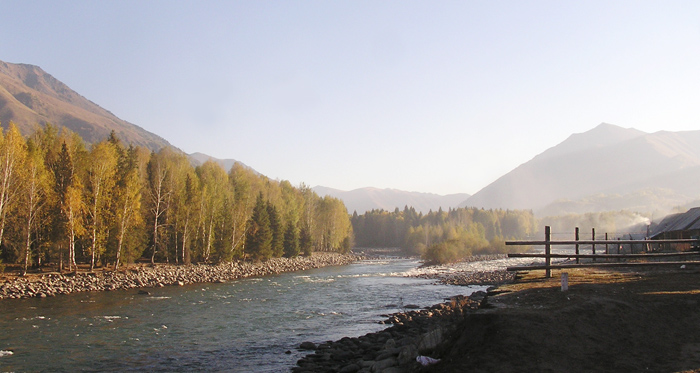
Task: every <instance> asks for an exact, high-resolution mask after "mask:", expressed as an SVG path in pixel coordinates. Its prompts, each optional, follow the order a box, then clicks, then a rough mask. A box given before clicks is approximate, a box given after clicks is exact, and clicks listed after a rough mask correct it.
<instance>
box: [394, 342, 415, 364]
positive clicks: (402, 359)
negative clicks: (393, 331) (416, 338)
mask: <svg viewBox="0 0 700 373" xmlns="http://www.w3.org/2000/svg"><path fill="white" fill-rule="evenodd" d="M416 356H418V350H417V349H416V346H414V345H408V346H404V347H403V348H402V349H401V352H399V357H398V358H397V360H398V362H399V365H404V364H408V363H410V362H412V361H413V360H415V359H416Z"/></svg>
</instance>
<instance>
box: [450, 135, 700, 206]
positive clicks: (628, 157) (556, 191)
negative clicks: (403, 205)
mask: <svg viewBox="0 0 700 373" xmlns="http://www.w3.org/2000/svg"><path fill="white" fill-rule="evenodd" d="M611 126H612V127H611ZM695 167H700V131H684V132H670V131H658V132H654V133H651V134H650V133H646V132H642V131H639V130H636V129H633V128H630V129H624V128H621V127H617V126H614V125H609V124H605V125H599V126H598V127H596V128H594V129H592V130H590V131H587V132H584V133H582V134H574V135H571V136H570V137H569V138H567V139H566V140H565V141H563V142H562V143H559V144H557V145H555V146H553V147H551V148H549V149H547V150H545V151H544V152H543V153H541V154H539V155H537V156H535V157H533V158H532V159H531V160H530V161H528V162H526V163H523V164H522V165H520V166H518V167H516V168H515V169H513V170H512V171H510V172H509V173H507V174H505V175H503V176H501V177H500V178H498V179H497V180H496V181H494V182H493V183H491V184H489V185H488V186H486V187H485V188H483V189H481V190H480V191H478V192H477V193H475V194H474V195H473V196H471V197H470V198H468V199H467V200H465V201H464V202H463V203H462V204H460V206H461V207H465V206H473V207H483V208H517V209H533V210H535V211H536V212H537V211H538V210H547V206H548V205H549V204H552V203H557V201H577V200H585V199H590V198H592V196H595V195H598V194H601V193H603V194H605V193H617V194H623V195H624V194H634V193H640V192H641V191H644V190H648V189H650V188H664V189H666V190H667V191H670V192H672V194H675V195H676V197H673V198H669V203H671V202H670V201H675V202H677V201H679V200H683V199H692V198H697V197H700V193H699V192H694V191H692V190H691V189H692V188H689V187H688V185H697V183H700V175H699V176H695V174H694V173H692V172H689V171H690V170H692V169H694V168H695ZM680 175H683V177H679V176H680ZM688 183H690V184H688ZM669 196H670V195H669ZM675 202H674V203H675ZM658 206H659V204H655V206H648V207H649V208H658ZM637 207H638V208H639V207H640V206H637ZM642 207H643V206H642ZM667 207H668V208H670V207H672V206H667ZM587 212H588V211H587Z"/></svg>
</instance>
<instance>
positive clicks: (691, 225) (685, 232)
mask: <svg viewBox="0 0 700 373" xmlns="http://www.w3.org/2000/svg"><path fill="white" fill-rule="evenodd" d="M698 237H700V207H694V208H692V209H690V210H688V211H687V212H684V213H680V214H672V215H668V216H667V217H665V218H664V219H663V220H662V221H661V223H659V225H657V226H656V227H655V228H654V229H653V231H652V232H651V233H650V234H649V238H650V239H652V240H663V239H677V238H698ZM666 245H667V246H665V247H664V248H665V249H675V250H678V251H687V250H691V249H695V250H697V249H698V244H692V245H691V244H688V243H678V244H666ZM668 245H670V247H669V246H668Z"/></svg>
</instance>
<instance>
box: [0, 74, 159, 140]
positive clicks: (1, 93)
mask: <svg viewBox="0 0 700 373" xmlns="http://www.w3.org/2000/svg"><path fill="white" fill-rule="evenodd" d="M10 121H12V122H14V123H15V124H16V125H17V127H18V128H19V129H20V131H21V132H22V133H23V134H25V135H26V134H29V133H31V132H33V131H34V129H35V128H37V126H38V125H44V124H46V123H51V124H53V125H56V126H64V127H66V128H68V129H70V130H71V131H74V132H76V133H78V134H79V135H80V136H81V137H82V138H83V139H84V140H85V141H86V142H88V143H94V142H97V141H100V140H103V139H105V138H107V136H108V135H109V133H110V132H111V131H112V130H114V131H115V133H116V134H117V136H118V137H119V138H120V139H122V140H123V141H126V142H127V143H131V144H134V145H140V146H144V147H146V148H148V149H151V150H158V149H160V148H162V147H164V146H170V144H169V143H168V142H167V141H166V140H165V139H163V138H162V137H160V136H158V135H156V134H153V133H151V132H148V131H146V130H144V129H143V128H141V127H139V126H136V125H134V124H131V123H129V122H127V121H124V120H121V119H119V118H117V117H116V116H115V115H114V114H112V113H111V112H109V111H107V110H105V109H103V108H102V107H100V106H98V105H97V104H95V103H93V102H92V101H90V100H88V99H86V98H85V97H83V96H81V95H80V94H78V93H77V92H75V91H73V90H72V89H70V88H69V87H68V86H67V85H65V84H63V83H62V82H60V81H59V80H57V79H56V78H54V77H53V76H51V75H50V74H48V73H46V72H45V71H44V70H42V69H41V68H39V67H37V66H33V65H27V64H13V63H7V62H2V61H0V123H2V125H3V126H4V127H5V128H7V125H8V124H9V122H10Z"/></svg>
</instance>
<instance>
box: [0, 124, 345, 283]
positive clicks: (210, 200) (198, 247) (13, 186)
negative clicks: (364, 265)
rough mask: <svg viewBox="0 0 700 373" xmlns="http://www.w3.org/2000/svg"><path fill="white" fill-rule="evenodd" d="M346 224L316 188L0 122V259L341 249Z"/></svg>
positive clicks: (340, 208) (341, 211) (256, 255)
mask: <svg viewBox="0 0 700 373" xmlns="http://www.w3.org/2000/svg"><path fill="white" fill-rule="evenodd" d="M351 235H352V230H351V224H350V219H349V216H348V213H347V210H346V208H345V205H344V204H343V203H342V202H341V201H340V200H338V199H334V198H331V197H323V198H321V197H319V196H318V195H317V194H316V193H314V192H313V191H312V190H311V189H310V188H309V187H307V186H304V185H301V186H300V187H298V188H297V187H293V186H292V185H291V184H290V183H289V182H288V181H281V182H279V181H274V180H270V179H269V178H267V177H265V176H262V175H259V174H257V173H255V172H254V171H253V170H251V169H248V168H246V167H244V166H241V165H239V164H236V165H235V166H234V167H233V168H232V169H231V170H230V171H229V172H228V173H227V172H226V171H225V170H224V169H223V168H222V167H221V166H219V165H218V164H217V163H215V162H212V161H209V162H206V163H204V164H203V165H201V166H197V167H193V166H192V165H191V163H190V161H189V160H188V158H187V156H186V155H185V154H183V153H181V152H179V151H176V150H174V149H171V148H163V149H161V150H160V151H158V152H151V151H149V150H147V149H145V148H142V147H134V146H127V145H125V144H123V143H122V142H121V141H120V140H119V139H118V138H117V137H116V136H115V134H114V133H112V134H111V135H110V136H109V138H108V139H105V140H104V141H101V142H99V143H96V144H92V145H91V146H87V145H86V144H85V143H84V141H83V140H82V138H80V136H78V135H77V134H75V133H72V132H70V131H68V130H65V129H61V130H59V129H58V128H56V127H54V126H51V125H46V126H45V127H44V128H42V129H38V130H37V131H35V132H34V133H33V134H32V135H30V136H28V137H27V138H25V137H23V136H22V135H21V134H20V132H19V131H18V129H17V128H16V126H15V125H14V124H13V123H10V124H9V126H8V130H7V131H5V132H4V133H3V132H1V131H0V250H1V251H0V257H1V258H2V259H4V260H5V261H6V262H7V261H9V262H17V263H23V265H24V271H25V272H26V269H27V267H28V266H30V265H42V263H45V262H46V261H51V262H53V263H58V264H59V266H60V267H63V265H64V263H65V265H66V266H67V267H68V269H69V270H75V269H76V268H77V264H78V263H81V262H82V263H89V264H90V267H91V269H92V268H94V267H95V266H96V265H98V264H102V265H108V264H112V265H113V267H114V268H115V269H116V268H118V267H119V265H120V264H122V263H129V262H133V261H135V260H137V259H139V258H147V259H148V260H149V261H150V262H151V263H155V262H169V263H190V262H225V261H230V260H233V259H246V258H249V259H254V260H265V259H268V258H271V257H280V256H288V257H293V256H296V255H299V254H300V253H302V254H310V253H311V252H312V251H341V252H345V251H348V250H349V249H350V246H351Z"/></svg>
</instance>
